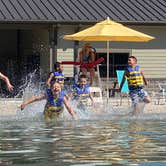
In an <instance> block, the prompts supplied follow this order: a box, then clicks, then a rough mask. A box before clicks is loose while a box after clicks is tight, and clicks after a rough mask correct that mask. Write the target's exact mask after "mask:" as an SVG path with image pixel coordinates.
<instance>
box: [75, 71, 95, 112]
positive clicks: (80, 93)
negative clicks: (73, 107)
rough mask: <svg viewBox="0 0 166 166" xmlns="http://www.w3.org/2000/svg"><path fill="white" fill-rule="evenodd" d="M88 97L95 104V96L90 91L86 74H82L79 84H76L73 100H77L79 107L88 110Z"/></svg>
mask: <svg viewBox="0 0 166 166" xmlns="http://www.w3.org/2000/svg"><path fill="white" fill-rule="evenodd" d="M88 98H90V99H91V101H92V104H93V105H94V101H93V97H92V95H91V94H90V91H89V85H88V84H87V77H86V75H83V74H82V75H80V76H79V80H78V84H75V85H74V88H73V100H75V101H77V104H78V105H77V108H79V109H81V110H83V111H87V109H88Z"/></svg>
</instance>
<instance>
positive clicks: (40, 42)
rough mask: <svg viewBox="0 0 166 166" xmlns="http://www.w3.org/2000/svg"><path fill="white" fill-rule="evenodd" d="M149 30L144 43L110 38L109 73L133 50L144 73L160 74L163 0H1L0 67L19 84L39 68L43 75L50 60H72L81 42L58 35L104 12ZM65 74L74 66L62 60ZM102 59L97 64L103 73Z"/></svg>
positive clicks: (101, 52)
mask: <svg viewBox="0 0 166 166" xmlns="http://www.w3.org/2000/svg"><path fill="white" fill-rule="evenodd" d="M108 16H109V17H110V19H111V20H114V21H116V22H120V23H123V24H124V25H126V26H128V27H131V28H133V29H135V30H138V31H140V32H143V33H146V34H148V35H151V36H154V37H155V40H152V41H150V42H147V43H129V42H111V44H110V58H111V61H110V66H111V68H110V73H111V75H110V76H111V77H115V69H116V68H117V66H124V65H125V64H126V60H127V57H128V56H129V55H133V56H136V57H137V58H138V62H139V64H141V66H142V68H143V69H144V71H145V74H146V76H147V77H148V78H151V79H165V78H166V77H165V72H166V67H165V66H166V45H165V43H166V1H164V0H152V1H149V0H139V1H138V0H132V1H131V0H102V1H100V0H91V1H87V0H77V1H75V0H63V1H59V0H14V1H10V0H0V36H1V39H0V61H1V66H0V71H1V72H3V73H5V74H6V75H8V76H9V77H10V78H11V80H12V82H13V84H16V85H18V86H19V85H20V83H21V80H22V78H24V76H26V75H27V73H29V72H32V71H34V69H36V68H40V72H39V75H40V79H43V80H44V79H45V78H46V77H47V75H48V73H49V71H50V70H52V68H53V65H52V64H53V62H55V61H64V60H71V61H73V60H74V59H75V58H76V56H77V54H78V51H79V48H81V46H82V44H83V43H82V42H77V41H67V40H64V39H63V36H64V35H66V34H73V33H75V32H78V31H80V30H82V29H85V28H87V27H89V26H92V25H94V24H95V23H97V22H98V21H101V20H104V19H106V18H107V17H108ZM93 46H94V47H95V48H96V50H97V53H98V56H103V57H106V43H104V42H94V43H93ZM64 73H65V75H66V76H67V77H72V76H73V66H65V70H64ZM105 73H106V65H105V64H103V66H102V67H101V75H102V76H103V77H105Z"/></svg>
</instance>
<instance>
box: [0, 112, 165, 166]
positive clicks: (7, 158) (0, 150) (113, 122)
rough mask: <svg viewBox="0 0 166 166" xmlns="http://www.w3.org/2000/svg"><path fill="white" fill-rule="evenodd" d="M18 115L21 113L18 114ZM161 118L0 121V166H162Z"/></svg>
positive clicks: (36, 116)
mask: <svg viewBox="0 0 166 166" xmlns="http://www.w3.org/2000/svg"><path fill="white" fill-rule="evenodd" d="M22 114H23V113H22ZM165 126H166V118H165V117H163V115H152V116H151V117H149V116H148V117H147V118H145V117H144V115H143V116H142V117H139V118H126V117H125V118H124V117H121V116H119V115H118V116H113V114H112V113H106V114H105V115H102V116H101V115H99V116H91V117H89V118H87V119H79V120H75V121H72V120H71V119H70V118H67V119H61V120H59V121H57V122H54V123H53V122H52V123H46V122H45V121H44V120H43V117H42V113H41V112H38V113H36V114H32V115H28V116H27V115H25V114H24V115H21V114H20V116H18V115H17V116H15V117H13V118H11V117H10V118H9V117H8V118H1V119H0V165H14V166H22V165H25V166H56V165H57V166H60V165H63V166H65V165H66V166H68V165H70V166H98V165H118V166H119V165H134V166H135V165H139V166H151V165H152V166H153V165H154V166H156V165H161V166H162V165H166V155H165V154H166V128H165Z"/></svg>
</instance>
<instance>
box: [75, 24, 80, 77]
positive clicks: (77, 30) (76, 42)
mask: <svg viewBox="0 0 166 166" xmlns="http://www.w3.org/2000/svg"><path fill="white" fill-rule="evenodd" d="M80 27H81V25H79V26H78V27H77V28H76V30H75V33H77V32H79V30H80ZM78 46H79V41H76V40H75V41H74V61H76V60H77V56H78ZM76 74H77V70H76V68H75V67H74V76H75V75H76Z"/></svg>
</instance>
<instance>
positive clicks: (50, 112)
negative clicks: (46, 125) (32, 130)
mask: <svg viewBox="0 0 166 166" xmlns="http://www.w3.org/2000/svg"><path fill="white" fill-rule="evenodd" d="M43 99H46V101H47V102H46V105H45V108H44V116H45V119H46V120H51V119H54V118H57V117H59V115H60V114H61V113H62V112H63V110H64V105H65V107H66V109H67V111H68V112H69V113H70V114H71V116H72V117H75V113H74V111H73V109H72V108H71V106H70V103H69V102H68V99H67V97H66V93H65V91H64V90H62V87H61V85H60V83H58V82H53V83H51V87H50V88H48V89H47V90H46V93H45V94H43V95H40V96H35V97H32V98H30V99H29V100H27V101H25V102H23V103H22V104H21V110H23V109H24V108H25V106H27V105H28V104H30V103H33V102H36V101H40V100H43Z"/></svg>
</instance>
